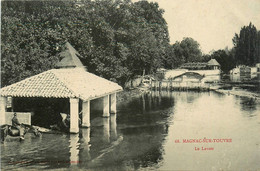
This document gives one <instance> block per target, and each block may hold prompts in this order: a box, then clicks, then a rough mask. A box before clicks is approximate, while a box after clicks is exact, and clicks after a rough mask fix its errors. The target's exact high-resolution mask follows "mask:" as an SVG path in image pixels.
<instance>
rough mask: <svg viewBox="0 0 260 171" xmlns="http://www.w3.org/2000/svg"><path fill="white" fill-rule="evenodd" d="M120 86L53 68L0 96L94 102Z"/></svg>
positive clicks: (83, 73)
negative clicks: (91, 100) (77, 99)
mask: <svg viewBox="0 0 260 171" xmlns="http://www.w3.org/2000/svg"><path fill="white" fill-rule="evenodd" d="M121 90H122V87H121V86H119V85H118V84H116V83H114V82H111V81H108V80H106V79H104V78H102V77H99V76H96V75H94V74H91V73H89V72H86V71H85V70H84V69H82V68H70V69H52V70H49V71H45V72H43V73H41V74H38V75H35V76H32V77H30V78H27V79H25V80H22V81H20V82H17V83H15V84H12V85H10V86H7V87H4V88H2V89H1V95H2V96H11V97H44V98H80V99H82V100H88V99H95V98H98V97H101V96H104V95H107V94H109V93H113V92H117V91H121Z"/></svg>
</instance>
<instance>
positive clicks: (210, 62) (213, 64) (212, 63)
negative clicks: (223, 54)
mask: <svg viewBox="0 0 260 171" xmlns="http://www.w3.org/2000/svg"><path fill="white" fill-rule="evenodd" d="M208 65H211V66H220V64H219V63H218V61H216V59H211V60H210V61H209V62H208Z"/></svg>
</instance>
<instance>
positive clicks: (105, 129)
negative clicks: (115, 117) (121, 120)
mask: <svg viewBox="0 0 260 171" xmlns="http://www.w3.org/2000/svg"><path fill="white" fill-rule="evenodd" d="M109 121H110V118H103V126H104V127H103V138H102V139H103V141H104V142H106V143H109V142H110V124H109Z"/></svg>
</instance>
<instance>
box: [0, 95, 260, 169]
mask: <svg viewBox="0 0 260 171" xmlns="http://www.w3.org/2000/svg"><path fill="white" fill-rule="evenodd" d="M117 109H118V113H117V114H116V115H111V116H110V118H95V119H93V120H92V121H91V128H88V129H86V128H84V129H81V130H80V133H79V134H75V135H73V134H72V135H56V134H43V136H42V138H41V139H40V138H35V137H34V136H33V135H32V134H28V135H26V139H25V141H24V142H23V143H20V142H17V141H15V140H14V139H12V138H7V142H6V143H5V144H2V145H1V164H2V167H4V168H6V169H18V168H24V169H27V168H29V169H46V168H47V169H64V168H69V169H71V170H76V169H82V170H104V169H105V170H137V169H141V170H142V169H146V170H257V169H258V168H260V162H259V158H260V156H259V155H260V153H259V144H260V139H259V136H256V135H258V134H259V132H260V124H259V120H260V115H259V113H258V111H259V109H260V105H259V103H258V102H257V101H252V100H251V99H246V98H245V99H244V98H238V97H235V96H232V95H230V96H228V95H221V94H217V93H214V92H209V93H208V92H206V93H199V92H167V91H162V92H159V91H155V92H153V91H152V92H150V93H147V94H144V95H142V96H140V97H136V98H132V99H130V100H128V101H123V102H121V103H118V106H117ZM204 137H206V138H230V139H232V143H197V144H196V143H175V140H176V139H179V140H181V141H182V140H183V139H193V138H194V139H195V138H204ZM27 138H28V139H27ZM202 146H203V147H213V148H214V150H213V151H195V150H194V148H195V147H199V148H201V147H202ZM17 149H18V150H17ZM14 161H16V162H17V161H26V162H28V161H29V162H30V163H26V164H25V163H23V164H21V163H14ZM62 161H65V162H62ZM67 161H69V162H70V163H69V162H67ZM76 161H79V162H80V163H77V162H76ZM10 162H13V163H12V164H9V163H10ZM57 163H58V164H57ZM74 168H75V169H74Z"/></svg>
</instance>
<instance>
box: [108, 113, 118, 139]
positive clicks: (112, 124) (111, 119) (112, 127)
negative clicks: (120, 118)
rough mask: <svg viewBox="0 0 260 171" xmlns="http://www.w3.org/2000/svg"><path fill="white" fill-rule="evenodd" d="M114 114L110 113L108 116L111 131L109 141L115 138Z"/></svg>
mask: <svg viewBox="0 0 260 171" xmlns="http://www.w3.org/2000/svg"><path fill="white" fill-rule="evenodd" d="M116 126H117V125H116V114H111V116H110V129H111V130H110V132H111V137H110V138H111V139H110V140H111V142H113V141H115V140H116V139H117V130H116Z"/></svg>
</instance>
